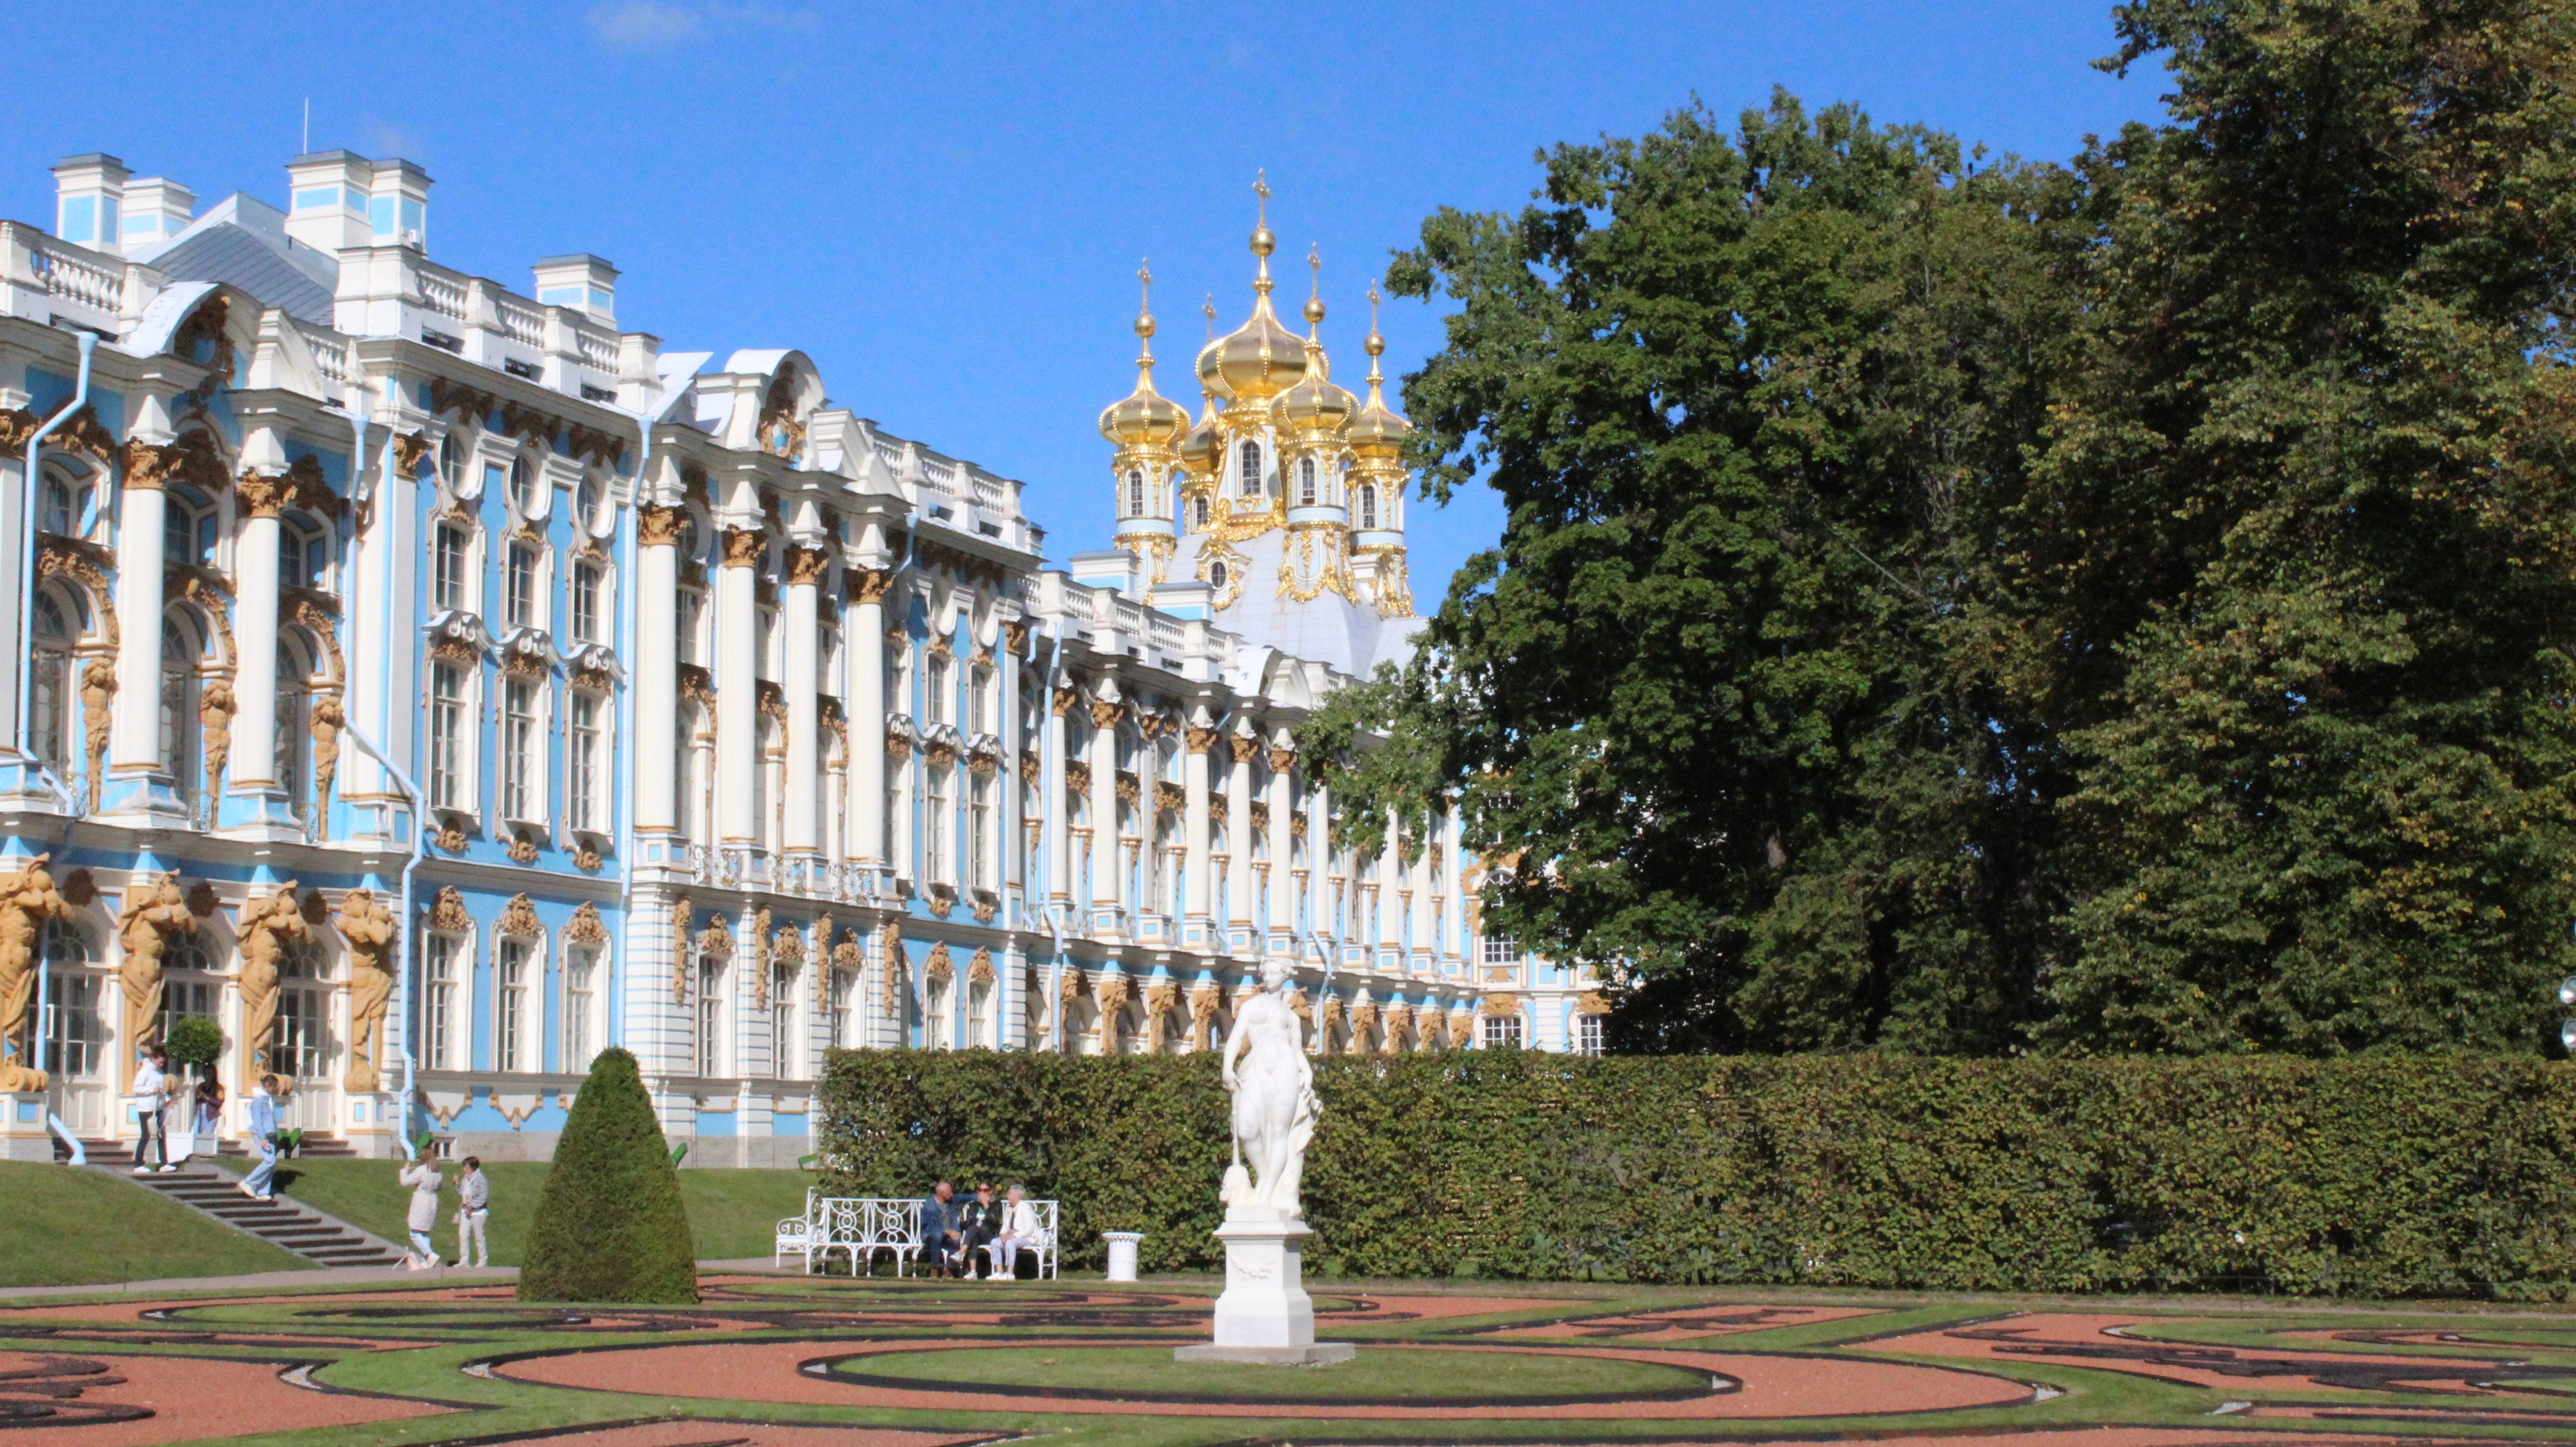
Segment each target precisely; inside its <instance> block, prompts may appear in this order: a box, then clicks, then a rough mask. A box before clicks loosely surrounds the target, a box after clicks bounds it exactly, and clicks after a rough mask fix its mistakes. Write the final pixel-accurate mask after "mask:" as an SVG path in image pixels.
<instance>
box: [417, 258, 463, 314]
mask: <svg viewBox="0 0 2576 1447" xmlns="http://www.w3.org/2000/svg"><path fill="white" fill-rule="evenodd" d="M420 304H421V305H422V306H424V307H427V308H429V309H430V310H431V311H434V312H436V313H438V314H439V315H440V316H443V317H453V318H455V319H456V320H458V321H460V322H461V321H463V320H465V278H463V277H461V276H447V275H441V274H440V273H438V272H435V271H432V270H430V269H429V268H428V267H427V266H423V267H421V269H420Z"/></svg>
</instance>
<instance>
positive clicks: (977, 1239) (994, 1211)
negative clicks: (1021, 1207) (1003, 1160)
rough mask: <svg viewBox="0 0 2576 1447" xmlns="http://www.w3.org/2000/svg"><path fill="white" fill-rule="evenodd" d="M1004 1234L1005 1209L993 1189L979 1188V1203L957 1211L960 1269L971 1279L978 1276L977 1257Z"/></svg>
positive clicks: (975, 1201)
mask: <svg viewBox="0 0 2576 1447" xmlns="http://www.w3.org/2000/svg"><path fill="white" fill-rule="evenodd" d="M1001 1234H1002V1206H1001V1203H1000V1202H998V1201H996V1200H994V1199H993V1188H992V1187H991V1186H989V1185H979V1186H977V1187H976V1188H975V1199H974V1200H971V1201H969V1202H967V1203H966V1204H965V1205H964V1206H961V1207H959V1208H958V1211H957V1240H958V1250H959V1253H960V1260H959V1265H960V1266H962V1267H963V1268H964V1273H965V1274H966V1275H968V1276H973V1275H974V1274H975V1253H976V1251H977V1250H979V1249H981V1248H982V1247H983V1246H984V1244H985V1243H986V1242H989V1241H991V1240H992V1239H993V1238H994V1237H996V1236H999V1235H1001Z"/></svg>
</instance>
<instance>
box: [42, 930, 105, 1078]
mask: <svg viewBox="0 0 2576 1447" xmlns="http://www.w3.org/2000/svg"><path fill="white" fill-rule="evenodd" d="M96 958H97V955H96V952H95V951H94V950H93V949H92V948H91V946H90V939H89V931H87V930H85V929H83V928H81V927H80V926H79V925H77V924H73V923H70V922H68V921H57V922H55V923H53V924H50V925H47V926H46V927H45V973H46V974H48V975H50V976H52V977H53V978H52V980H51V982H50V984H51V988H52V994H53V1002H52V1003H53V1009H54V1020H53V1035H52V1041H51V1047H50V1049H49V1050H48V1052H47V1053H48V1054H49V1055H50V1056H51V1057H52V1064H53V1068H54V1069H56V1070H58V1071H60V1072H62V1073H63V1074H65V1075H68V1076H72V1077H74V1078H76V1079H83V1080H86V1079H88V1078H90V1077H92V1076H95V1075H97V1074H98V1073H99V1068H100V1067H101V1066H103V1065H105V1064H106V1063H107V1052H106V1045H107V1036H106V1032H105V1030H103V1029H102V1028H101V1026H100V1021H99V1009H98V985H99V979H100V976H99V975H97V974H96V973H94V972H92V971H91V969H90V965H91V964H92V963H93V962H94V961H95V960H96ZM21 1043H23V1042H21Z"/></svg>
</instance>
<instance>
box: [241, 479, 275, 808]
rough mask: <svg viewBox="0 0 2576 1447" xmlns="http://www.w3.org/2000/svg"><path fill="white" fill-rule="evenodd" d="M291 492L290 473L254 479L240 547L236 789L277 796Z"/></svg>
mask: <svg viewBox="0 0 2576 1447" xmlns="http://www.w3.org/2000/svg"><path fill="white" fill-rule="evenodd" d="M285 491H286V480H285V479H284V478H273V477H257V476H253V477H245V478H243V479H242V480H241V485H240V488H239V489H238V492H237V496H238V497H239V499H240V503H241V515H242V525H241V538H240V540H239V541H237V542H235V543H234V544H233V598H234V602H233V643H234V646H235V647H236V648H239V649H240V650H241V659H240V663H239V666H238V668H237V669H236V671H235V673H234V677H233V706H234V708H235V709H236V710H237V711H236V712H235V713H234V714H233V744H232V759H231V766H232V779H233V787H231V788H230V789H228V790H226V792H227V793H231V794H256V795H275V794H276V783H277V779H276V774H277V601H278V599H277V589H278V577H277V534H278V522H277V514H278V512H279V511H280V508H281V505H282V504H283V503H284V501H285ZM278 802H279V803H280V804H281V805H282V804H283V802H284V800H283V797H282V796H279V798H278ZM260 814H261V817H263V818H264V817H266V815H267V811H265V810H262V811H260Z"/></svg>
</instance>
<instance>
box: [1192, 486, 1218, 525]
mask: <svg viewBox="0 0 2576 1447" xmlns="http://www.w3.org/2000/svg"><path fill="white" fill-rule="evenodd" d="M1194 506H1195V509H1196V511H1195V514H1194V515H1195V517H1196V518H1197V521H1198V525H1199V526H1200V527H1202V528H1204V527H1206V526H1207V525H1208V521H1209V519H1210V517H1211V516H1212V515H1213V512H1214V505H1213V504H1211V503H1210V502H1209V501H1208V496H1207V494H1206V493H1200V494H1199V495H1198V497H1197V498H1196V499H1195V502H1194Z"/></svg>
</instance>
